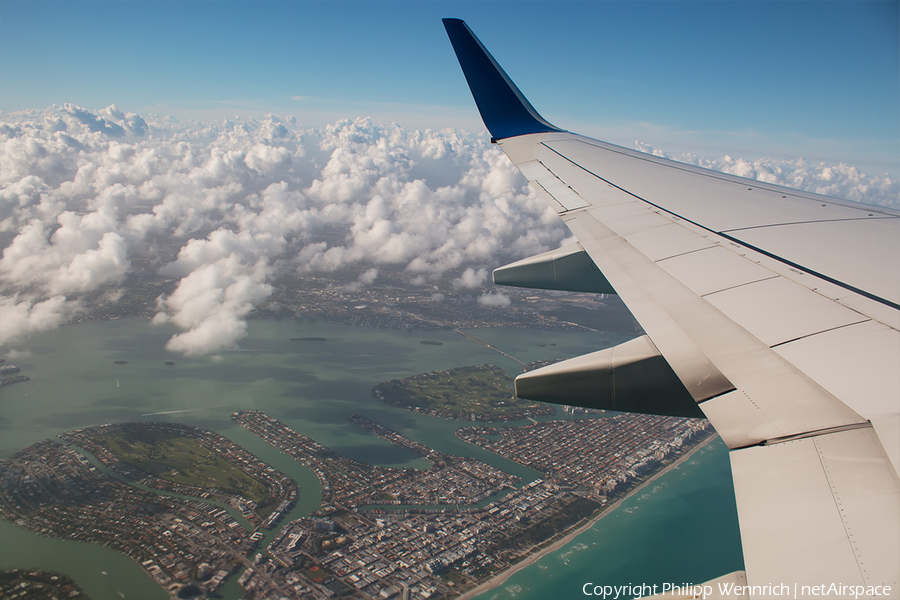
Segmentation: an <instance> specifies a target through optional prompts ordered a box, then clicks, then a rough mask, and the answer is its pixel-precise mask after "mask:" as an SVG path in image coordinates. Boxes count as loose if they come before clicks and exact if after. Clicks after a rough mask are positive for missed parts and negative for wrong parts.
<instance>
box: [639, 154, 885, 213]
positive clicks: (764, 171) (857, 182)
mask: <svg viewBox="0 0 900 600" xmlns="http://www.w3.org/2000/svg"><path fill="white" fill-rule="evenodd" d="M635 148H636V149H637V150H640V151H641V152H646V153H648V154H653V155H655V156H661V157H663V158H671V159H673V160H677V161H679V162H685V163H688V164H692V165H697V166H699V167H704V168H707V169H713V170H714V171H721V172H723V173H730V174H732V175H737V176H739V177H746V178H748V179H756V180H757V181H763V182H765V183H772V184H776V185H783V186H787V187H792V188H796V189H800V190H804V191H807V192H815V193H816V194H823V195H825V196H835V197H837V198H846V199H847V200H854V201H856V202H865V203H868V204H876V205H880V206H887V207H891V208H900V181H897V180H895V179H893V178H892V177H890V176H889V175H866V174H864V173H862V172H860V170H859V169H857V168H856V167H852V166H850V165H846V164H844V163H839V164H837V165H829V164H826V163H824V162H820V163H815V164H813V163H810V162H808V161H806V160H804V159H803V158H797V159H794V160H785V159H775V158H760V159H757V160H752V161H751V160H745V159H743V158H737V159H735V158H732V157H731V156H728V155H725V156H724V157H722V158H704V157H701V156H696V155H694V154H687V153H683V154H671V153H666V152H662V151H660V150H655V149H654V148H653V146H651V145H649V144H645V143H643V142H640V141H638V142H635Z"/></svg>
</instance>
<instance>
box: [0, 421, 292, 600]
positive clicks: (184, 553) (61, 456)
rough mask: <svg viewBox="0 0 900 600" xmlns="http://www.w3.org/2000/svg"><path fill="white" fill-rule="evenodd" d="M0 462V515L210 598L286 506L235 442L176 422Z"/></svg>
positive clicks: (99, 430) (76, 434)
mask: <svg viewBox="0 0 900 600" xmlns="http://www.w3.org/2000/svg"><path fill="white" fill-rule="evenodd" d="M59 437H60V439H61V440H62V442H64V443H60V442H58V441H53V440H47V441H43V442H39V443H37V444H34V445H32V446H29V447H28V448H25V449H24V450H22V451H20V452H18V453H16V454H14V455H13V456H12V457H11V458H10V459H9V460H6V461H0V517H2V518H4V519H6V520H8V521H12V522H14V523H15V524H16V525H18V526H20V527H24V528H26V529H30V530H32V531H35V532H37V533H40V534H43V535H50V536H53V537H61V538H66V539H72V540H77V541H82V542H91V543H98V544H102V545H105V546H108V547H110V548H113V549H115V550H118V551H119V552H122V553H123V554H125V555H126V556H129V557H131V558H132V559H133V560H135V561H136V562H137V563H138V564H140V565H141V566H142V567H143V568H144V570H145V571H147V573H148V574H149V575H150V576H151V577H153V578H154V579H155V580H156V581H157V582H158V583H159V584H160V585H161V586H162V587H163V588H165V589H166V590H167V591H169V592H170V593H173V594H174V593H176V592H178V591H180V590H181V589H182V588H185V587H187V586H193V587H197V588H202V589H203V590H205V591H207V592H210V593H212V592H215V590H217V589H218V588H219V587H220V586H221V585H222V583H223V582H224V581H225V579H226V578H227V577H228V576H229V575H230V574H231V573H233V572H235V571H236V570H237V569H238V568H239V567H240V566H241V565H242V564H246V561H247V559H246V557H247V555H248V554H249V553H251V552H252V551H253V550H254V548H255V547H256V545H257V543H258V542H259V540H261V539H262V538H263V535H264V534H263V533H262V531H259V530H260V529H266V528H272V527H274V525H275V524H276V523H277V521H278V520H279V519H280V518H281V517H282V516H283V515H284V514H285V513H286V512H287V511H288V510H289V509H290V507H291V506H292V505H293V503H294V502H295V501H296V498H297V495H298V493H299V490H298V488H297V485H296V483H294V481H293V480H292V479H290V478H289V477H287V476H285V475H284V474H283V473H280V472H279V471H276V470H275V469H273V468H272V467H270V466H269V465H267V464H266V463H264V462H262V461H261V460H259V459H258V458H256V457H255V456H254V455H252V454H250V453H249V452H247V451H246V450H244V449H243V448H242V447H240V446H238V445H237V444H235V443H234V442H232V441H230V440H228V439H226V438H224V437H222V436H220V435H218V434H216V433H214V432H212V431H208V430H205V429H200V428H197V427H191V426H188V425H182V424H178V423H155V422H148V423H113V424H108V425H103V426H99V427H87V428H83V429H77V430H74V431H70V432H67V433H64V434H61V435H60V436H59Z"/></svg>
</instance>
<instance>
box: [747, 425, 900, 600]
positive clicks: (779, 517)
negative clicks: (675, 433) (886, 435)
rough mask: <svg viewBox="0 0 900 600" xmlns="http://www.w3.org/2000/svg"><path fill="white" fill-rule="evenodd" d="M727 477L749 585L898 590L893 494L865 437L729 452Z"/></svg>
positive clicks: (889, 475)
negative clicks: (729, 475) (729, 474)
mask: <svg viewBox="0 0 900 600" xmlns="http://www.w3.org/2000/svg"><path fill="white" fill-rule="evenodd" d="M731 471H732V476H733V478H734V488H735V499H736V502H737V506H738V519H739V520H740V526H741V542H742V545H743V549H744V564H745V567H746V573H747V583H748V584H749V585H766V584H773V583H775V584H777V583H780V582H788V581H790V582H796V583H797V584H798V586H802V585H809V586H816V585H822V583H832V582H834V583H840V584H845V585H864V586H869V585H890V586H892V589H893V590H894V591H896V590H897V589H900V588H898V583H900V582H898V578H900V573H898V571H900V513H898V511H897V506H898V505H900V486H898V480H897V478H896V476H895V475H894V472H893V468H892V467H891V466H890V464H889V462H888V461H887V459H886V457H885V456H884V455H883V453H882V452H881V446H880V444H879V442H878V439H877V437H876V436H875V434H874V432H873V430H872V429H871V428H869V427H866V428H862V429H856V430H852V431H844V432H840V433H833V434H829V435H823V436H818V437H814V438H806V439H802V440H795V441H791V442H785V443H781V444H774V445H771V446H760V447H755V448H747V449H743V450H738V451H733V452H732V453H731ZM826 578H827V579H826ZM798 597H801V596H798Z"/></svg>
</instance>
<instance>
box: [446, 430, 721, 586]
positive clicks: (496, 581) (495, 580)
mask: <svg viewBox="0 0 900 600" xmlns="http://www.w3.org/2000/svg"><path fill="white" fill-rule="evenodd" d="M715 439H719V435H718V434H717V433H714V434H713V435H711V436H709V437H708V438H707V439H705V440H703V441H702V442H700V443H699V444H697V445H696V446H694V447H693V448H691V449H690V451H688V452H687V453H685V454H684V455H683V456H680V457H678V460H676V461H675V462H673V463H672V464H670V465H668V466H667V467H665V468H664V469H662V470H660V471H659V472H658V473H655V474H654V475H653V476H652V477H650V478H649V479H647V480H646V481H644V482H642V483H641V484H640V485H639V486H637V487H636V488H634V489H633V490H631V492H629V493H628V494H627V495H626V496H624V497H623V498H621V499H619V500H617V501H616V502H614V503H613V504H611V505H609V506H608V507H606V508H604V509H603V510H602V511H600V514H598V515H596V516H594V517H591V518H590V519H589V520H588V522H587V523H585V524H583V525H580V526H578V527H576V528H575V529H572V530H570V531H569V532H568V533H566V534H565V535H563V537H562V538H560V539H559V540H557V541H555V542H553V543H552V544H550V545H549V546H547V547H546V548H544V549H542V550H538V551H537V552H534V553H532V554H529V555H528V556H526V557H525V558H523V559H522V560H520V561H519V562H517V563H516V564H514V565H512V566H510V567H509V568H507V569H505V570H504V571H501V572H500V573H498V574H497V575H494V576H493V577H491V578H490V579H488V580H487V581H485V582H483V583H480V584H478V585H477V586H475V587H474V588H472V589H471V590H469V591H467V592H463V593H462V594H460V595H459V596H456V597H455V599H454V600H471V599H472V598H474V597H475V596H478V595H480V594H483V593H485V592H487V591H489V590H492V589H494V588H495V587H499V586H501V585H503V584H504V583H506V581H507V580H508V579H509V578H510V577H512V576H513V575H515V574H516V573H518V572H519V571H521V570H522V569H524V568H525V567H529V566H531V565H533V564H534V563H536V562H537V561H539V560H540V559H542V558H543V557H544V556H546V555H547V554H550V553H551V552H555V551H556V550H559V549H560V548H562V547H563V546H565V545H566V544H568V543H569V542H571V541H572V540H573V539H574V538H575V537H577V536H578V535H579V534H581V533H582V532H584V531H586V530H588V529H590V528H591V527H593V526H594V525H596V524H597V522H598V521H599V520H600V519H602V518H603V517H605V516H606V515H608V514H609V513H611V512H612V511H614V510H615V509H617V508H618V507H619V506H621V504H622V503H623V502H625V501H626V500H628V499H629V498H631V497H632V496H634V495H635V494H637V493H638V492H639V491H641V490H642V489H644V488H645V487H647V486H648V485H650V484H651V483H653V482H654V481H656V480H657V479H659V478H660V477H662V476H663V475H665V474H666V473H668V472H669V471H671V470H672V469H674V468H675V467H677V466H678V465H680V464H681V463H683V462H684V461H686V460H687V459H689V458H690V457H691V456H693V455H694V453H695V452H697V451H698V450H700V449H701V448H703V447H705V446H707V445H709V443H710V442H712V441H713V440H715Z"/></svg>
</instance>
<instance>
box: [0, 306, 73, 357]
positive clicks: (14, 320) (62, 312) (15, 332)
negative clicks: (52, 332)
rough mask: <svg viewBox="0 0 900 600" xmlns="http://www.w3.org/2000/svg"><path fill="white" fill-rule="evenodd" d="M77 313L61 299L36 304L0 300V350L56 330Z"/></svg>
mask: <svg viewBox="0 0 900 600" xmlns="http://www.w3.org/2000/svg"><path fill="white" fill-rule="evenodd" d="M77 311H78V305H77V304H76V303H72V302H66V299H65V297H64V296H53V297H51V298H48V299H47V300H43V301H40V302H35V301H34V300H33V299H31V298H22V299H20V298H19V297H18V296H9V297H0V346H4V345H8V344H14V343H17V342H20V341H21V340H23V339H25V338H26V337H28V336H29V335H31V334H34V333H37V332H40V331H47V330H49V329H55V328H56V327H59V326H60V325H61V324H63V323H65V322H66V321H67V320H68V319H70V318H71V317H72V316H73V315H74V314H75V313H76V312H77Z"/></svg>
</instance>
